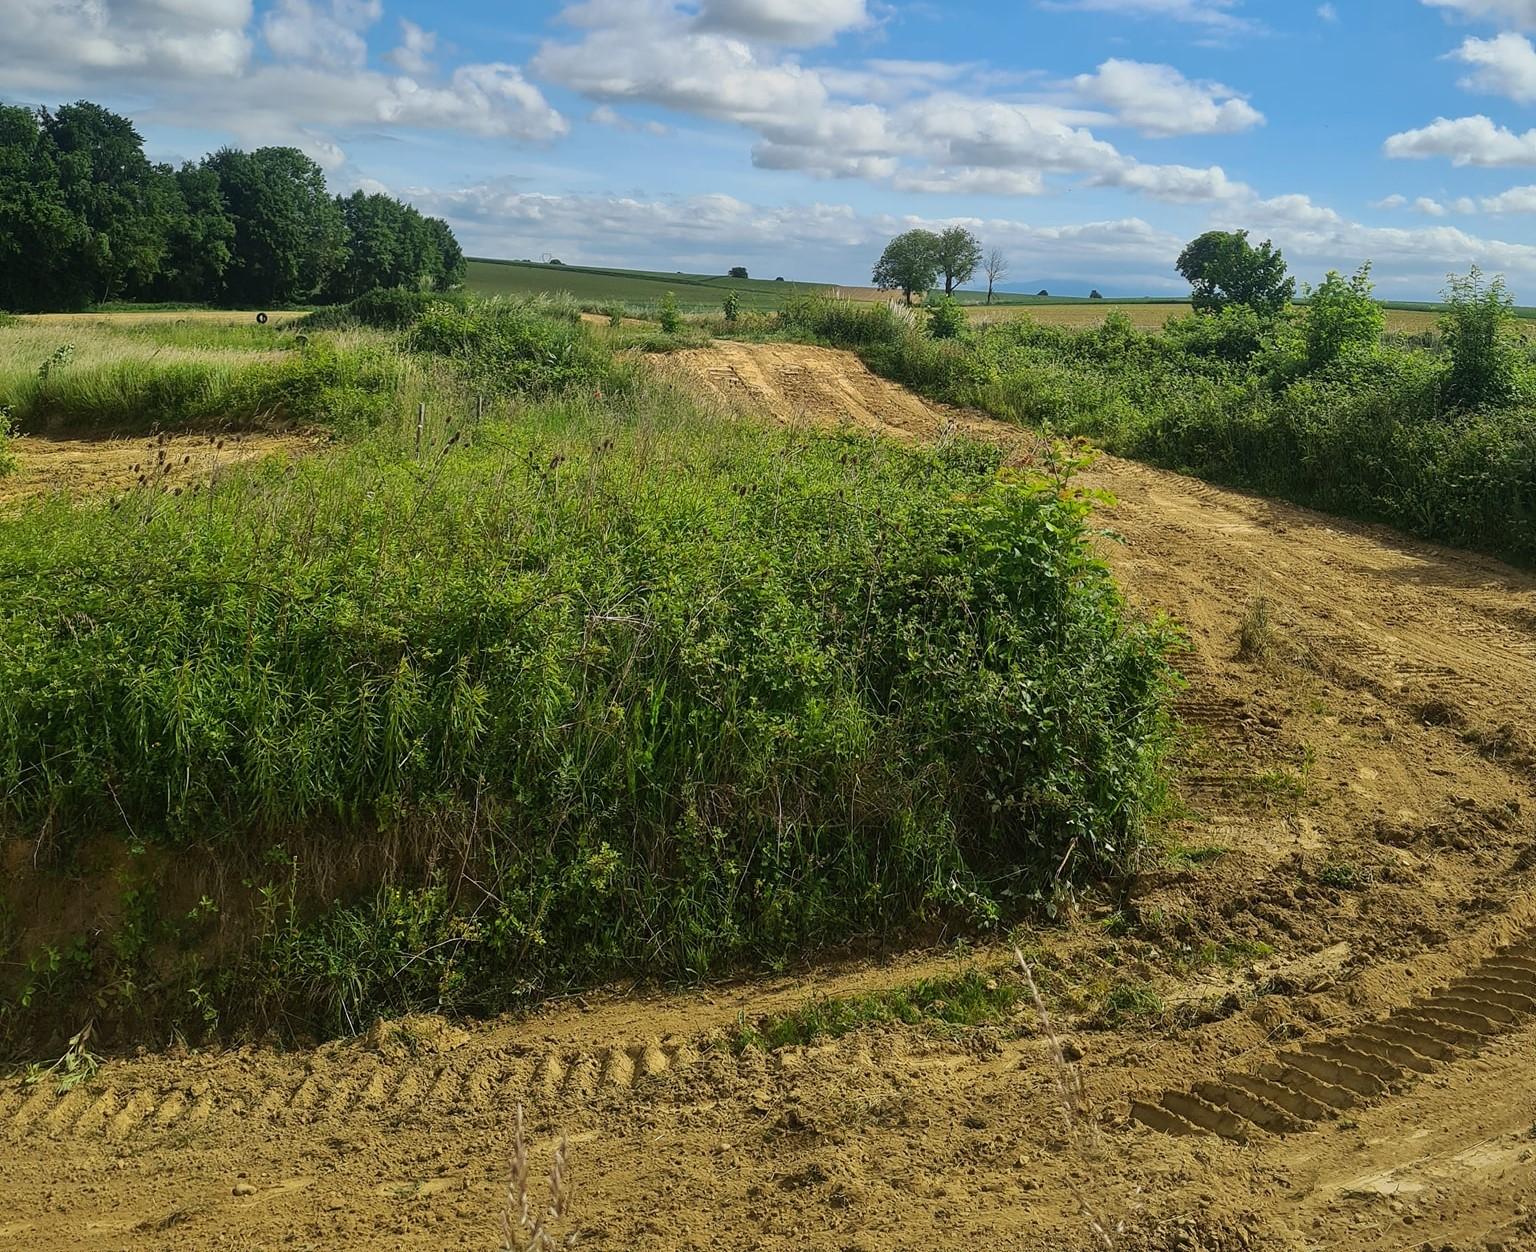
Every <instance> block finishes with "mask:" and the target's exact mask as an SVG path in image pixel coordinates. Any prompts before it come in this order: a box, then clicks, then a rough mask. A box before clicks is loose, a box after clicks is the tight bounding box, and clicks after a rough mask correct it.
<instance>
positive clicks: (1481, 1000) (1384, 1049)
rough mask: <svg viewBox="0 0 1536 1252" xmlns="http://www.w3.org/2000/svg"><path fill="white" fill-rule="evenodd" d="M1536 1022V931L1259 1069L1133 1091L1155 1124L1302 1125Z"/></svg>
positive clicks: (1200, 1128) (1293, 1129)
mask: <svg viewBox="0 0 1536 1252" xmlns="http://www.w3.org/2000/svg"><path fill="white" fill-rule="evenodd" d="M1533 1021H1536V932H1532V933H1528V934H1527V935H1526V936H1525V937H1523V938H1522V939H1521V940H1519V941H1518V942H1516V943H1514V944H1512V945H1511V946H1509V947H1508V948H1505V949H1504V950H1502V951H1501V952H1499V953H1497V954H1495V955H1494V956H1493V957H1491V958H1490V959H1489V960H1487V961H1484V962H1483V963H1482V964H1481V965H1479V966H1477V967H1476V968H1475V969H1473V970H1472V971H1471V972H1469V973H1467V974H1465V975H1463V976H1462V977H1461V978H1458V979H1456V980H1455V981H1454V982H1452V983H1450V984H1449V985H1448V986H1446V987H1445V988H1443V989H1442V990H1440V991H1438V992H1436V993H1435V994H1434V995H1431V996H1428V997H1425V998H1422V999H1419V1000H1416V1001H1414V1002H1413V1003H1411V1004H1408V1005H1406V1006H1404V1007H1402V1008H1399V1009H1397V1010H1395V1011H1394V1012H1392V1013H1390V1014H1388V1015H1387V1016H1386V1017H1384V1018H1382V1019H1380V1020H1377V1021H1369V1022H1365V1023H1363V1024H1359V1025H1356V1026H1353V1027H1351V1028H1349V1029H1347V1030H1343V1031H1339V1032H1337V1033H1334V1034H1331V1035H1329V1036H1327V1037H1325V1038H1323V1039H1319V1040H1315V1041H1313V1042H1310V1043H1306V1044H1303V1045H1302V1046H1301V1047H1299V1048H1297V1049H1295V1050H1294V1051H1290V1052H1282V1053H1281V1054H1280V1055H1278V1056H1276V1057H1275V1058H1274V1059H1273V1060H1271V1061H1269V1062H1267V1063H1265V1064H1263V1065H1260V1066H1258V1067H1257V1068H1255V1069H1252V1070H1249V1071H1246V1072H1242V1073H1237V1074H1229V1075H1227V1076H1225V1077H1223V1078H1219V1079H1214V1080H1210V1081H1205V1082H1199V1083H1196V1084H1194V1085H1193V1086H1191V1087H1188V1088H1182V1089H1176V1090H1171V1091H1165V1092H1164V1093H1163V1094H1162V1096H1161V1097H1160V1098H1158V1100H1157V1101H1156V1103H1151V1102H1147V1101H1141V1100H1135V1101H1133V1102H1132V1104H1131V1116H1132V1117H1134V1118H1135V1119H1136V1120H1137V1121H1139V1122H1141V1123H1142V1124H1143V1125H1145V1126H1149V1127H1151V1128H1152V1129H1153V1130H1160V1131H1164V1132H1166V1133H1168V1134H1179V1135H1201V1134H1210V1135H1219V1136H1220V1137H1222V1138H1224V1139H1235V1140H1239V1141H1242V1140H1246V1139H1248V1138H1250V1137H1251V1136H1253V1134H1254V1133H1255V1132H1260V1133H1264V1134H1280V1135H1284V1134H1295V1133H1299V1132H1302V1131H1306V1130H1315V1129H1316V1128H1317V1127H1318V1125H1319V1124H1320V1123H1322V1122H1325V1121H1329V1120H1332V1119H1334V1118H1337V1117H1338V1116H1339V1115H1340V1114H1342V1113H1344V1112H1347V1111H1348V1110H1350V1109H1355V1108H1359V1107H1361V1106H1362V1105H1365V1104H1368V1103H1372V1102H1375V1101H1377V1100H1381V1099H1385V1098H1387V1097H1389V1096H1391V1095H1393V1094H1396V1093H1397V1092H1398V1091H1399V1089H1400V1088H1401V1085H1402V1084H1403V1083H1405V1082H1410V1081H1413V1080H1415V1079H1416V1078H1419V1077H1422V1076H1424V1075H1428V1074H1433V1073H1434V1072H1435V1071H1436V1070H1437V1069H1438V1068H1439V1067H1440V1066H1442V1065H1444V1064H1447V1063H1451V1062H1456V1061H1461V1060H1464V1059H1467V1058H1469V1057H1471V1056H1474V1055H1476V1054H1477V1053H1478V1052H1479V1051H1481V1050H1482V1048H1484V1047H1485V1046H1486V1045H1487V1044H1489V1043H1490V1042H1492V1041H1493V1040H1494V1039H1496V1038H1499V1037H1500V1036H1503V1035H1506V1034H1511V1033H1513V1032H1515V1031H1517V1030H1520V1029H1522V1028H1524V1027H1526V1026H1528V1025H1530V1024H1531V1023H1532V1022H1533Z"/></svg>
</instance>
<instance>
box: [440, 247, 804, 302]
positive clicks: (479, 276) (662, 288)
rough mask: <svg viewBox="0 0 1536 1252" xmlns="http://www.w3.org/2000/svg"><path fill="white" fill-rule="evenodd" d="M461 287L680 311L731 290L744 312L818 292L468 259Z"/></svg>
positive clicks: (795, 286) (714, 278)
mask: <svg viewBox="0 0 1536 1252" xmlns="http://www.w3.org/2000/svg"><path fill="white" fill-rule="evenodd" d="M465 284H466V286H467V287H468V288H469V290H470V291H472V292H474V293H476V294H477V295H486V296H496V295H508V296H527V295H532V294H537V293H541V292H542V293H547V294H555V293H559V292H564V293H567V294H569V295H572V296H575V297H576V298H577V299H578V300H581V301H585V302H593V303H600V304H608V303H615V304H627V305H657V304H660V302H661V301H662V299H663V298H664V297H665V296H666V295H667V293H668V292H671V293H672V294H673V295H675V296H676V297H677V302H678V305H679V307H681V308H684V309H693V308H708V309H710V310H715V309H718V308H719V305H720V300H721V299H722V297H723V296H724V295H725V293H726V292H727V291H734V292H736V293H738V294H739V295H740V297H741V301H742V304H743V305H744V306H745V307H747V308H754V309H759V308H760V309H774V308H778V307H779V306H780V305H782V304H783V302H784V301H785V299H786V298H788V297H789V296H791V295H797V294H802V293H805V292H814V291H822V290H824V289H825V288H824V287H822V286H821V285H819V284H814V283H799V282H775V281H774V280H772V279H762V278H750V279H737V278H727V277H724V276H723V275H709V274H663V273H658V272H655V271H651V270H612V269H590V268H586V267H583V266H576V265H545V264H541V263H538V262H525V261H490V260H485V259H482V258H475V257H471V258H470V260H469V273H468V277H467V278H466V279H465Z"/></svg>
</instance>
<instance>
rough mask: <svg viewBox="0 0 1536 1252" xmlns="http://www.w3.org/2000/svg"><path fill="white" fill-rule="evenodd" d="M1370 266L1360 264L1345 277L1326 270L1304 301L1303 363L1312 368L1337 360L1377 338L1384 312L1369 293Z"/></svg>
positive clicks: (1371, 290) (1384, 322)
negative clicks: (1317, 285) (1352, 274)
mask: <svg viewBox="0 0 1536 1252" xmlns="http://www.w3.org/2000/svg"><path fill="white" fill-rule="evenodd" d="M1374 291H1375V287H1374V286H1373V284H1372V283H1371V267H1370V264H1369V263H1367V264H1365V265H1362V266H1361V267H1360V269H1359V270H1358V271H1356V273H1355V276H1354V277H1353V278H1351V279H1349V280H1348V281H1346V280H1345V279H1344V278H1343V277H1342V276H1341V275H1340V274H1339V272H1338V271H1337V270H1329V271H1328V276H1327V277H1326V278H1324V279H1323V281H1322V284H1321V286H1319V287H1318V288H1317V289H1316V290H1315V291H1313V292H1311V294H1310V298H1309V300H1308V302H1307V313H1306V341H1307V364H1308V365H1310V366H1311V367H1312V368H1313V369H1321V368H1322V367H1323V366H1325V365H1328V364H1329V363H1331V362H1333V361H1336V360H1338V358H1339V357H1340V356H1342V355H1343V354H1344V353H1345V352H1346V351H1348V350H1358V349H1363V348H1372V347H1374V346H1375V345H1376V344H1377V342H1378V341H1379V340H1380V339H1381V332H1382V328H1383V327H1384V326H1385V325H1386V314H1385V313H1384V312H1383V311H1382V308H1381V305H1380V304H1379V303H1377V301H1376V298H1375V296H1374V295H1373V294H1372V293H1373V292H1374Z"/></svg>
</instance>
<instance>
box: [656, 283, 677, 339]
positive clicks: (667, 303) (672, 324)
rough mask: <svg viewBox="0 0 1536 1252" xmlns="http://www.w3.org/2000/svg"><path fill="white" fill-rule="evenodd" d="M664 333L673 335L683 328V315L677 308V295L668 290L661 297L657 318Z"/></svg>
mask: <svg viewBox="0 0 1536 1252" xmlns="http://www.w3.org/2000/svg"><path fill="white" fill-rule="evenodd" d="M657 320H658V321H660V323H661V332H662V334H664V335H675V334H677V332H678V331H680V330H682V328H683V315H682V314H681V313H679V312H678V310H677V297H676V296H674V295H673V294H672V293H671V292H670V291H669V292H667V294H666V295H664V296H663V297H662V298H661V312H660V314H659V315H658V318H657Z"/></svg>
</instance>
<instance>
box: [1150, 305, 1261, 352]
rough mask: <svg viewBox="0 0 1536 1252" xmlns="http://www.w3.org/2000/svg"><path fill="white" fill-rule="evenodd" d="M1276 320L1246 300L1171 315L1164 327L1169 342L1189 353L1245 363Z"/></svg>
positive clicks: (1179, 350)
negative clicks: (1262, 313) (1260, 311)
mask: <svg viewBox="0 0 1536 1252" xmlns="http://www.w3.org/2000/svg"><path fill="white" fill-rule="evenodd" d="M1272 325H1273V320H1272V319H1269V318H1266V317H1263V316H1261V315H1260V314H1259V313H1257V312H1256V311H1255V310H1254V309H1253V308H1251V307H1250V306H1249V305H1246V304H1228V305H1225V306H1224V307H1222V308H1220V309H1216V310H1213V311H1210V312H1202V313H1191V314H1190V315H1189V316H1188V317H1176V318H1169V319H1168V323H1167V325H1166V326H1165V327H1164V328H1163V334H1164V336H1165V337H1166V340H1167V343H1168V346H1169V347H1170V348H1172V349H1173V350H1174V351H1175V352H1179V353H1183V354H1185V355H1186V356H1193V357H1208V358H1211V359H1214V360H1218V361H1226V362H1230V363H1232V364H1238V365H1240V364H1243V363H1244V362H1246V361H1248V360H1249V359H1251V358H1252V357H1253V356H1255V355H1256V354H1257V353H1258V351H1259V349H1260V348H1262V347H1263V346H1264V335H1265V332H1266V331H1268V330H1269V329H1270V328H1271V327H1272Z"/></svg>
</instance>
